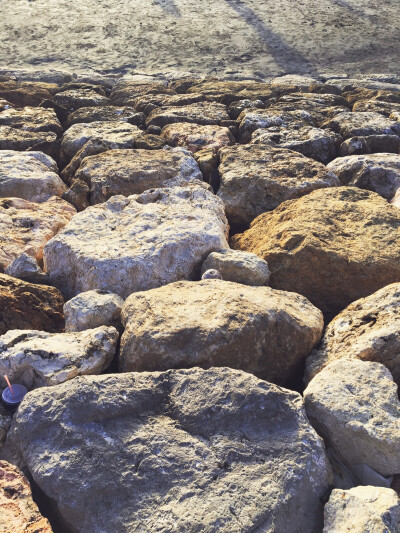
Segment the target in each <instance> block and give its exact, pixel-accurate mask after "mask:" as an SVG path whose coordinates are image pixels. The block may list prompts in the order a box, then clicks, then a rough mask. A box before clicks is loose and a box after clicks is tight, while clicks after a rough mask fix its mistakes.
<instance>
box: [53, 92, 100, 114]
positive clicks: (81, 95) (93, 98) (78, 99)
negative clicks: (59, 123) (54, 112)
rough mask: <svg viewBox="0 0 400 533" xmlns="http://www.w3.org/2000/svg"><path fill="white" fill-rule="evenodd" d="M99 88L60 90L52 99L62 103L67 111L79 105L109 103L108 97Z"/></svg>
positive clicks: (75, 108)
mask: <svg viewBox="0 0 400 533" xmlns="http://www.w3.org/2000/svg"><path fill="white" fill-rule="evenodd" d="M101 92H103V91H101V90H99V89H98V90H94V89H91V88H87V89H86V88H76V89H72V88H71V89H67V90H65V91H60V92H58V93H57V94H56V95H55V96H54V101H55V103H56V104H58V105H62V106H63V107H65V108H66V109H67V110H68V111H71V112H72V111H76V110H77V109H79V108H81V107H95V106H106V105H108V104H109V103H110V101H109V99H108V98H107V97H106V96H105V95H104V92H103V94H101Z"/></svg>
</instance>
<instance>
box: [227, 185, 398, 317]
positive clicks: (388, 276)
mask: <svg viewBox="0 0 400 533" xmlns="http://www.w3.org/2000/svg"><path fill="white" fill-rule="evenodd" d="M399 238H400V211H399V210H398V209H397V208H396V207H395V206H391V205H390V204H388V203H387V201H386V200H384V199H383V198H382V197H381V196H379V195H378V194H376V193H373V192H369V191H364V190H361V189H358V188H355V187H333V188H330V189H323V190H319V191H313V192H311V193H310V194H308V195H307V196H303V197H302V198H299V199H297V200H291V201H288V202H285V203H283V204H282V205H280V206H279V207H278V208H277V209H275V210H274V211H272V212H271V213H264V214H263V215H260V216H259V217H258V218H257V219H256V220H254V222H253V223H252V225H251V226H250V229H249V230H247V231H245V232H244V233H242V234H238V235H235V236H234V237H233V238H232V239H231V246H232V247H233V248H235V249H238V250H244V251H248V252H253V253H255V254H256V255H258V256H259V257H262V258H263V259H265V260H266V261H267V263H268V266H269V269H270V270H271V277H270V286H271V287H273V288H274V289H281V290H286V291H294V292H298V293H300V294H303V295H304V296H306V298H308V299H309V300H310V301H311V302H312V303H313V304H314V305H315V306H317V307H318V308H319V309H321V310H322V311H323V312H324V313H325V314H326V315H327V317H328V318H332V317H333V316H335V315H336V314H337V313H338V312H339V311H342V310H343V309H344V308H345V307H346V306H347V305H349V304H350V303H351V302H354V301H355V300H358V299H359V298H362V297H365V296H368V295H370V294H371V293H373V292H375V291H377V290H378V289H381V288H382V287H385V286H386V285H389V284H390V283H395V282H399V281H400V250H399V248H398V246H397V241H398V239H399Z"/></svg>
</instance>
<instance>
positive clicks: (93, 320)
mask: <svg viewBox="0 0 400 533" xmlns="http://www.w3.org/2000/svg"><path fill="white" fill-rule="evenodd" d="M123 305H124V300H123V299H122V298H121V297H120V296H118V294H113V293H112V292H107V291H99V290H95V291H87V292H81V293H80V294H78V296H75V297H74V298H72V299H71V300H69V301H68V302H67V303H66V304H65V305H64V315H65V331H67V332H70V331H83V330H85V329H93V328H98V327H100V326H113V327H114V328H116V329H118V330H120V329H121V309H122V306H123Z"/></svg>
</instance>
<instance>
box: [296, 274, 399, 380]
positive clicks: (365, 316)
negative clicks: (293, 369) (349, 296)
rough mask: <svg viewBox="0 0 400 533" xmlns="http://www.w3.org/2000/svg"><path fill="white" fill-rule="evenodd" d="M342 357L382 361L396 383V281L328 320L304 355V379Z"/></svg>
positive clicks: (397, 329)
mask: <svg viewBox="0 0 400 533" xmlns="http://www.w3.org/2000/svg"><path fill="white" fill-rule="evenodd" d="M343 358H346V359H348V358H357V359H361V360H362V361H376V362H378V363H382V364H384V365H385V366H386V367H387V368H388V369H389V370H390V372H391V373H392V374H393V378H394V380H395V381H396V382H397V383H398V384H399V385H400V283H393V284H391V285H388V286H386V287H384V288H383V289H380V290H379V291H377V292H375V293H373V294H371V295H370V296H367V297H366V298H362V299H361V300H357V301H355V302H353V303H352V304H350V305H349V306H348V307H346V309H344V310H343V311H342V312H341V313H340V314H339V315H337V316H336V317H335V318H334V319H333V320H332V322H330V323H329V324H328V326H327V328H326V331H325V334H324V337H323V339H322V342H321V345H320V346H319V348H318V350H315V351H314V352H313V353H312V354H311V355H310V357H308V359H307V371H306V380H307V381H309V380H310V379H312V378H313V377H314V376H315V375H316V374H317V373H318V372H320V371H321V370H322V369H323V368H324V367H325V366H326V365H328V364H329V363H332V362H334V361H336V360H338V359H343Z"/></svg>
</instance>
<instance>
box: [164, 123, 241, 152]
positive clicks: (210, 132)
mask: <svg viewBox="0 0 400 533" xmlns="http://www.w3.org/2000/svg"><path fill="white" fill-rule="evenodd" d="M161 137H163V138H164V139H165V140H166V141H167V143H168V144H169V145H170V146H183V147H184V148H187V149H188V150H190V151H191V152H193V153H195V152H198V151H199V150H201V149H203V148H212V149H214V150H215V151H218V150H219V149H220V148H222V147H223V146H229V145H231V144H235V138H234V136H233V135H232V133H231V132H230V131H229V129H228V128H224V127H222V126H215V125H214V126H199V125H198V124H190V123H187V122H183V123H178V124H169V125H168V126H165V128H163V129H162V132H161Z"/></svg>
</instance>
